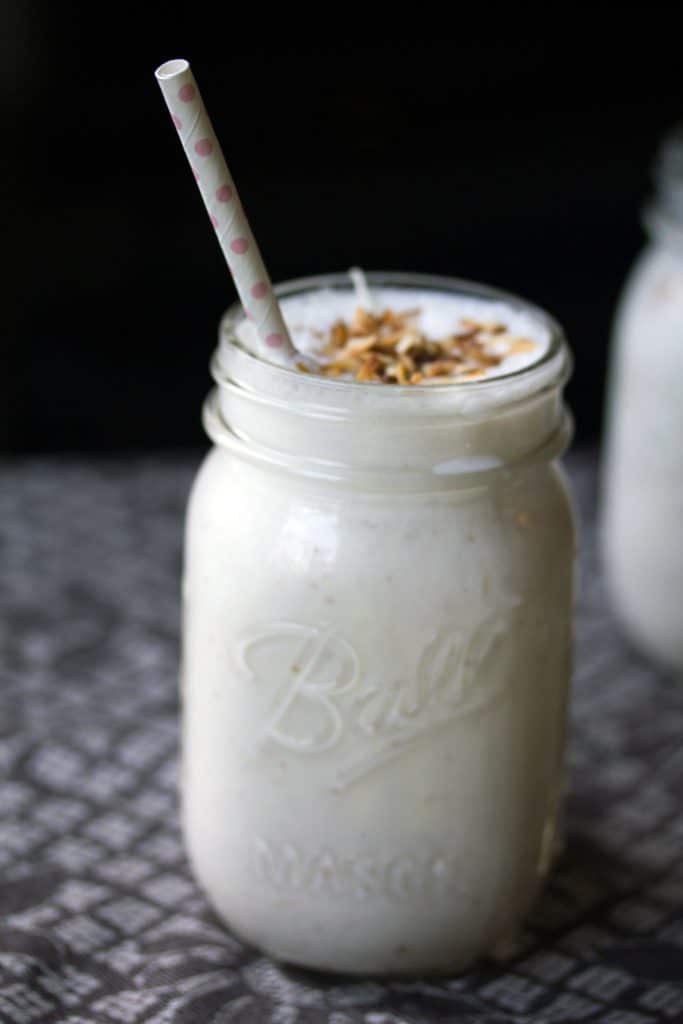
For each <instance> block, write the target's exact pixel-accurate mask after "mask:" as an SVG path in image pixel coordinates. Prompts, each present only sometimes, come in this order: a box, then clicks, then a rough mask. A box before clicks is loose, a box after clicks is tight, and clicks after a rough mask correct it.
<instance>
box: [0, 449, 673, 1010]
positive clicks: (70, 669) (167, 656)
mask: <svg viewBox="0 0 683 1024" xmlns="http://www.w3.org/2000/svg"><path fill="white" fill-rule="evenodd" d="M195 462H196V460H191V459H185V460H176V461H172V460H168V459H151V458H150V459H145V460H142V461H140V460H136V461H132V460H128V461H108V462H107V461H102V462H85V461H82V462H78V461H66V462H59V461H37V460H31V461H27V462H20V463H18V464H13V465H12V464H10V465H6V466H5V467H4V470H3V472H2V479H1V488H0V539H1V543H2V548H1V550H2V572H1V573H0V595H1V597H2V606H3V612H2V616H1V629H2V634H1V643H2V664H1V668H2V674H3V675H2V683H1V690H0V1022H1V1024H55V1022H59V1024H121V1022H124V1024H139V1022H146V1024H228V1022H231V1024H247V1022H250V1024H251V1022H259V1024H260V1022H264V1024H313V1022H325V1024H361V1022H362V1024H408V1022H423V1021H424V1022H426V1021H440V1022H445V1021H449V1022H450V1021H453V1022H457V1021H466V1022H475V1021H476V1022H479V1021H482V1022H483V1021H485V1022H491V1024H496V1022H508V1024H510V1022H522V1021H533V1022H534V1024H538V1022H541V1024H543V1022H546V1021H547V1022H550V1021H571V1022H574V1021H583V1020H588V1021H591V1022H592V1021H596V1022H597V1021H600V1022H601V1024H650V1022H654V1021H665V1020H666V1021H680V1020H683V862H682V860H681V844H682V841H683V818H682V816H681V811H682V809H683V748H682V744H681V736H682V734H683V685H680V684H679V685H676V682H675V680H674V679H672V678H667V676H666V675H664V674H662V673H661V672H659V671H658V670H656V669H655V668H653V667H652V666H650V665H649V664H648V663H647V661H645V660H644V659H643V658H642V657H640V656H639V655H638V654H636V653H635V652H634V651H633V650H631V649H630V648H629V647H628V646H627V644H626V643H625V642H624V640H623V639H622V637H621V636H620V634H619V633H618V631H617V629H616V628H615V625H614V623H613V620H612V617H611V615H610V612H609V609H608V606H607V603H606V599H605V593H604V589H603V584H602V579H601V575H600V570H599V565H598V561H597V556H596V546H595V541H596V537H595V524H594V510H595V502H596V479H595V461H594V459H593V458H591V457H590V456H578V457H577V456H575V457H574V458H573V459H572V460H570V462H569V468H570V472H571V475H572V477H573V482H574V484H575V488H576V492H577V495H578V497H579V501H580V506H581V512H582V520H583V531H582V532H583V537H582V573H581V577H582V580H581V582H582V586H581V599H580V608H579V628H578V654H577V664H576V672H575V680H574V695H573V703H572V736H571V749H570V765H571V771H570V795H569V800H568V808H567V849H566V853H565V855H564V856H563V858H562V860H561V862H560V864H559V866H558V868H557V870H556V871H555V873H554V876H553V878H552V880H551V882H550V884H549V885H548V887H547V890H546V892H545V895H544V896H543V898H542V900H541V902H540V904H539V905H538V907H537V908H536V911H535V912H534V914H533V916H532V918H531V919H530V920H529V922H528V928H527V930H526V932H525V934H524V936H523V942H522V944H521V945H520V947H519V948H517V949H516V950H515V951H514V952H511V954H510V956H509V957H508V959H506V960H504V961H500V962H498V963H487V964H484V965H482V966H481V967H480V968H478V969H477V970H473V971H471V972H469V973H468V974H466V975H465V976H463V977H458V978H448V979H438V980H434V979H425V980H413V981H393V982H384V981H383V980H382V979H374V978H373V979H366V980H362V981H357V980H355V981H349V980H348V979H344V978H340V977H334V978H331V977H320V976H317V975H313V974H308V973H306V972H304V971H294V970H289V969H285V968H283V967H281V966H278V965H276V964H274V963H272V962H271V961H269V960H268V959H266V958H264V957H263V956H261V955H260V954H259V953H258V952H255V951H254V950H251V949H247V948H245V947H244V946H243V945H241V944H240V943H239V942H238V941H237V940H236V939H235V938H233V937H232V936H231V935H229V934H228V933H227V932H226V931H225V930H224V929H223V928H222V927H221V926H220V924H219V923H218V921H217V920H216V919H215V917H214V916H213V914H212V913H211V911H210V909H209V908H208V906H207V904H206V902H205V900H204V899H203V897H202V896H201V894H200V893H199V891H198V890H197V888H196V887H195V885H194V883H193V881H192V879H191V877H190V875H189V872H188V867H187V863H186V861H185V857H184V854H183V849H182V845H181V841H180V836H179V832H178V823H177V817H176V791H175V785H176V756H177V741H178V731H177V713H178V703H177V688H176V679H177V659H178V590H179V583H178V581H179V570H180V544H181V529H182V515H183V511H184V502H185V498H186V495H187V490H188V487H189V483H190V480H191V476H192V472H193V469H194V463H195Z"/></svg>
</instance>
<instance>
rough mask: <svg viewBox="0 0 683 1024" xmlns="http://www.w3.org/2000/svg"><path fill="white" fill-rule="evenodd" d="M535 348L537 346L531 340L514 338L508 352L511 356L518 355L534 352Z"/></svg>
mask: <svg viewBox="0 0 683 1024" xmlns="http://www.w3.org/2000/svg"><path fill="white" fill-rule="evenodd" d="M535 348H536V344H535V342H533V341H532V340H531V339H530V338H513V339H512V341H511V342H510V348H509V349H508V351H509V352H510V354H511V355H517V354H518V353H521V352H533V351H534V349H535Z"/></svg>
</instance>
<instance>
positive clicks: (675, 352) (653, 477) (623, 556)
mask: <svg viewBox="0 0 683 1024" xmlns="http://www.w3.org/2000/svg"><path fill="white" fill-rule="evenodd" d="M658 182H659V189H658V196H657V200H656V202H655V203H654V204H653V205H652V206H651V208H650V209H649V210H648V212H647V216H646V222H647V227H648V230H649V233H650V235H651V240H650V243H649V244H648V246H647V247H646V249H645V250H644V252H643V253H642V254H641V256H640V258H639V259H638V262H637V264H636V266H635V267H634V269H633V272H632V274H631V276H630V278H629V281H628V284H627V286H626V288H625V290H624V294H623V296H622V298H621V302H620V305H619V310H618V313H617V317H616V321H615V329H614V337H613V344H612V353H611V365H610V395H609V415H608V421H607V444H606V458H605V467H604V498H605V501H604V517H603V531H602V540H603V549H604V552H605V561H606V567H607V576H608V581H609V584H610V591H611V595H612V599H613V601H614V604H615V607H616V610H617V612H618V614H619V616H620V618H621V620H622V622H623V623H624V625H625V626H626V628H627V629H628V630H629V632H630V634H631V636H632V637H633V639H634V640H635V641H636V643H638V644H639V645H640V646H641V647H642V648H643V649H644V650H645V651H646V652H648V653H649V654H651V655H653V656H654V657H655V658H657V659H658V660H659V661H661V662H662V663H663V664H664V665H667V666H669V667H671V668H674V669H675V670H677V671H678V672H683V528H682V526H681V524H682V523H683V401H682V397H683V385H682V384H681V381H682V380H683V129H682V130H681V131H680V132H679V133H678V134H677V135H674V136H672V137H671V138H670V139H669V140H668V142H667V143H666V144H665V146H664V147H663V149H662V152H661V154H660V159H659V164H658Z"/></svg>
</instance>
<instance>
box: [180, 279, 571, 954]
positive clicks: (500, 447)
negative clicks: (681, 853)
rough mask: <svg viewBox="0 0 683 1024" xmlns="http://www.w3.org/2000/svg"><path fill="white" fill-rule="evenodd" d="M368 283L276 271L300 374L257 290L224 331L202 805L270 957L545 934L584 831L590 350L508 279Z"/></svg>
mask: <svg viewBox="0 0 683 1024" xmlns="http://www.w3.org/2000/svg"><path fill="white" fill-rule="evenodd" d="M370 287H371V295H370V297H369V298H370V301H371V303H372V310H368V309H365V310H364V311H363V313H361V314H359V313H358V312H357V306H358V305H359V302H358V297H357V295H356V294H355V292H354V290H353V288H352V287H351V282H350V281H349V278H348V276H347V275H345V274H344V275H336V276H333V277H329V278H320V279H310V280H308V281H304V282H294V283H293V284H290V285H287V286H284V287H281V288H280V289H279V290H278V292H279V295H280V299H281V309H282V312H283V314H284V319H285V321H286V323H287V327H288V329H289V332H290V335H291V337H292V339H294V341H295V344H296V346H297V348H298V349H299V350H300V351H301V352H302V353H307V354H308V357H309V358H306V356H305V355H303V356H302V358H301V360H300V365H298V367H297V366H294V367H293V368H286V367H282V366H274V365H272V364H270V363H268V362H267V361H265V360H264V359H263V358H260V357H259V356H257V355H255V354H254V353H253V351H251V350H252V349H253V340H254V339H253V337H252V328H251V325H250V323H249V322H248V321H247V320H245V318H244V314H243V313H242V311H241V310H240V309H235V310H233V311H231V312H230V313H229V314H228V315H227V316H226V317H225V318H224V321H223V323H222V326H221V335H220V344H219V347H218V349H217V352H216V354H215V357H214V361H213V367H212V369H213V374H214V377H215V380H216V384H217V387H216V389H215V390H214V392H213V393H212V395H211V396H210V398H209V399H208V401H207V404H206V408H205V425H206V428H207V431H208V433H209V435H210V436H211V438H212V440H213V441H214V448H213V450H212V452H211V453H210V454H209V455H208V457H207V459H206V460H205V462H204V464H203V466H202V468H201V470H200V472H199V475H198V477H197V480H196V482H195V484H194V488H193V491H192V495H191V500H190V506H189V512H188V521H187V533H186V550H185V576H184V588H183V594H184V633H183V672H182V681H183V706H184V726H183V772H182V809H183V810H182V813H183V825H184V831H185V836H186V842H187V846H188V850H189V853H190V857H191V861H192V864H193V867H194V871H195V873H196V876H197V878H198V880H199V881H200V883H201V885H202V886H203V888H204V889H205V891H206V893H207V895H208V897H209V899H210V900H211V902H212V904H213V906H214V907H215V908H216V910H217V911H218V913H219V914H220V915H221V916H222V917H223V919H224V920H225V921H226V922H227V923H228V924H229V925H230V927H231V928H233V929H234V930H235V932H236V933H237V934H238V935H240V936H242V937H243V938H244V939H246V940H248V941H249V942H252V943H254V944H255V945H257V946H259V947H260V948H262V949H263V950H265V951H266V952H267V953H269V954H271V955H273V956H275V957H277V958H280V959H283V960H285V961H288V962H292V963H296V964H301V965H306V966H309V967H315V968H321V969H331V970H339V971H347V972H363V973H366V972H367V973H373V972H415V971H425V970H457V969H459V968H462V967H464V966H465V965H466V964H468V963H469V962H471V961H472V960H473V959H474V958H476V957H477V956H480V955H482V954H484V953H486V952H488V951H490V950H491V949H492V948H493V947H494V946H495V945H496V943H498V942H499V941H501V940H503V939H505V938H506V937H508V936H509V935H510V933H511V932H513V931H514V929H515V928H516V927H517V926H518V925H519V923H520V920H521V918H522V916H523V915H524V913H525V912H526V911H527V910H528V908H529V906H530V904H531V902H532V901H533V899H534V896H535V894H536V892H537V890H538V887H539V884H540V883H541V882H542V880H543V878H544V876H545V875H546V873H547V871H548V867H549V864H550V862H551V858H552V851H553V846H554V843H555V838H556V825H557V815H558V806H559V801H560V796H561V790H562V761H563V748H564V731H565V708H566V700H567V685H568V678H569V662H570V621H571V601H572V562H573V547H574V533H573V524H572V515H571V509H570V504H569V500H568V497H567V493H566V490H565V486H564V483H563V480H562V477H561V475H560V472H559V470H558V468H557V466H556V463H555V460H556V459H557V457H558V456H559V455H560V454H561V453H562V451H563V449H564V448H565V446H566V444H567V441H568V437H569V433H570V426H569V421H568V416H567V413H566V411H565V409H564V407H563V404H562V397H561V391H562V386H563V384H564V382H565V380H566V378H567V375H568V370H569V355H568V351H567V348H566V345H565V342H564V340H563V337H562V334H561V332H560V330H559V328H558V327H557V325H556V324H555V323H554V322H553V321H552V320H551V319H550V318H549V317H547V316H546V315H545V314H544V313H542V312H541V311H540V310H538V309H536V308H535V307H533V306H531V305H529V304H528V303H526V302H524V301H522V300H519V299H515V298H514V297H511V296H507V295H504V294H502V293H498V292H495V291H493V290H491V289H486V288H483V287H480V286H476V285H469V284H466V283H463V282H456V281H451V280H449V279H439V278H427V277H418V276H407V275H374V276H373V275H370ZM387 311H388V312H387ZM369 339H372V340H369ZM313 358H315V359H316V360H317V361H318V362H313V361H312V360H313ZM437 360H441V361H442V362H443V363H444V365H445V369H444V367H442V368H441V370H440V371H439V372H435V370H434V367H433V366H431V368H430V364H431V363H435V362H436V361H437ZM446 364H447V365H446ZM406 375H408V378H411V377H412V378H413V380H412V383H410V382H409V380H407V378H406Z"/></svg>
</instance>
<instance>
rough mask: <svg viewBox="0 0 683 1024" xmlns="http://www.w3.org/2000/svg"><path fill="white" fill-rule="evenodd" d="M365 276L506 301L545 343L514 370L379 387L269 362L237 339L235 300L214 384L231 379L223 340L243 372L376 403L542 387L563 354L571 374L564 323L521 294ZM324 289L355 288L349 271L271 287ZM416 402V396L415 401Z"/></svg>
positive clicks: (464, 283)
mask: <svg viewBox="0 0 683 1024" xmlns="http://www.w3.org/2000/svg"><path fill="white" fill-rule="evenodd" d="M365 277H366V279H367V281H368V283H369V284H370V285H375V286H377V287H382V286H389V287H406V288H419V289H421V290H425V291H435V292H437V291H438V292H444V291H445V292H450V293H452V294H453V295H462V296H465V297H473V298H479V299H484V300H488V301H491V302H501V303H505V304H507V305H509V306H511V307H512V308H513V309H515V310H523V311H524V312H525V313H527V314H529V315H530V316H531V317H532V318H534V319H535V320H537V321H538V322H539V324H540V325H541V326H542V327H543V328H544V329H545V330H546V331H547V333H548V338H549V344H548V347H547V349H546V351H545V352H544V353H543V354H542V355H541V356H540V357H539V358H538V359H537V360H535V361H534V362H532V363H529V364H528V365H527V366H524V367H522V368H520V369H517V370H511V371H509V372H507V373H500V374H497V375H496V376H493V377H489V378H486V379H484V380H470V381H451V382H444V383H439V385H438V386H434V385H421V384H411V385H400V384H396V385H392V386H391V387H382V386H378V385H377V384H376V383H372V382H367V381H356V380H351V381H349V380H335V379H331V378H329V377H322V376H317V375H315V374H302V373H301V372H300V371H298V370H296V369H295V368H293V367H288V366H282V365H279V364H276V363H271V362H268V361H267V360H264V359H263V358H261V357H260V356H257V355H255V354H253V353H251V352H249V351H248V350H247V349H246V348H245V347H244V346H243V345H242V344H241V343H240V341H239V340H238V339H237V337H236V328H237V326H238V324H239V323H241V322H242V321H243V320H244V319H245V314H244V309H243V307H242V305H241V303H240V302H239V301H238V302H235V303H233V304H232V305H231V306H230V307H229V308H228V309H227V310H226V312H225V313H224V314H223V316H222V317H221V320H220V324H219V331H218V339H219V349H218V350H217V352H216V354H215V355H214V358H213V360H212V374H213V376H214V379H215V380H216V382H217V383H218V384H222V383H224V382H227V381H229V380H231V379H232V378H231V375H228V376H227V378H226V374H225V367H224V366H223V365H222V364H221V362H220V358H219V353H220V347H221V344H222V343H223V342H224V341H227V342H228V343H229V344H230V348H231V359H232V358H234V359H235V360H236V361H237V363H238V365H239V364H242V366H243V367H244V368H246V369H247V373H248V372H249V368H252V369H254V370H256V369H258V372H259V373H261V374H262V373H264V372H266V373H267V374H268V375H269V376H270V375H271V374H272V379H273V381H274V382H277V381H280V382H282V383H284V382H287V381H292V380H296V381H297V382H298V383H299V384H301V382H302V381H305V384H306V391H308V392H309V393H313V392H315V393H318V394H319V395H320V396H321V397H323V396H325V397H326V398H328V399H329V398H330V397H332V396H335V395H336V396H339V397H341V396H342V395H347V396H350V395H352V394H356V395H358V394H365V395H368V394H372V396H373V401H374V400H376V399H380V401H382V402H384V401H386V400H388V401H393V400H396V399H397V398H399V397H400V399H401V400H402V401H405V398H406V396H407V395H413V396H419V398H420V399H421V401H423V402H424V401H425V398H426V397H427V396H429V399H430V403H431V401H434V400H435V397H436V396H438V395H440V396H442V397H443V396H453V395H455V394H458V395H459V396H463V395H465V394H467V395H474V394H477V395H480V396H484V395H486V394H487V393H488V394H491V393H492V392H493V391H495V390H496V389H500V388H501V387H505V385H506V384H507V383H508V382H521V381H528V382H529V383H530V384H531V383H532V380H533V377H534V376H536V375H538V376H539V378H542V379H543V381H542V383H541V381H539V383H541V386H543V384H544V383H545V378H546V376H547V370H548V368H549V367H550V366H551V365H552V364H553V362H556V361H557V358H558V356H564V358H563V359H562V360H561V366H560V367H559V371H558V376H561V375H562V372H563V370H564V371H565V372H566V375H567V376H568V375H569V370H570V359H569V349H568V345H567V341H566V337H565V333H564V331H563V329H562V327H561V326H560V324H559V323H558V322H557V320H555V318H554V317H553V316H551V315H550V313H548V312H547V311H546V310H545V309H543V308H542V307H541V306H537V305H536V304H535V303H533V302H530V301H529V300H528V299H525V298H523V297H522V296H520V295H517V294H515V293H513V292H508V291H504V290H503V289H500V288H496V287H494V286H492V285H485V284H480V283H478V282H476V281H470V280H467V279H465V278H457V277H449V276H445V275H437V274H423V273H412V272H406V271H368V272H366V273H365ZM322 288H333V289H334V288H337V289H343V290H348V291H351V290H353V285H352V282H351V279H350V277H349V274H348V272H346V271H341V272H334V273H329V274H316V275H311V276H308V277H300V278H295V279H293V280H290V281H283V282H282V283H280V284H278V285H275V286H274V288H273V291H274V293H275V295H276V296H277V297H278V298H285V297H288V296H292V295H298V294H302V293H305V292H310V291H314V290H317V289H322ZM532 390H533V388H532ZM416 400H417V399H416V398H414V399H413V401H416Z"/></svg>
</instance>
